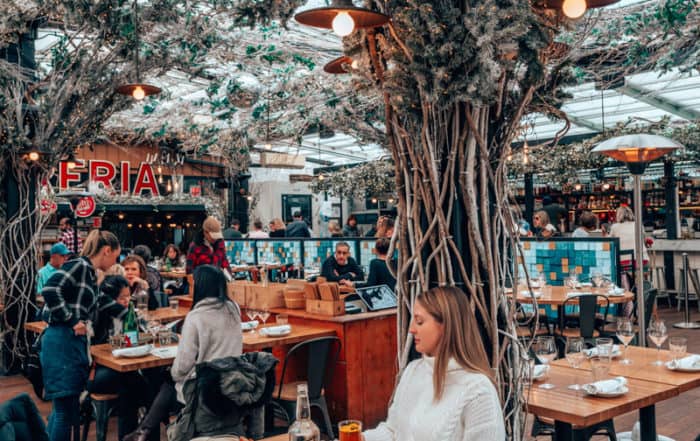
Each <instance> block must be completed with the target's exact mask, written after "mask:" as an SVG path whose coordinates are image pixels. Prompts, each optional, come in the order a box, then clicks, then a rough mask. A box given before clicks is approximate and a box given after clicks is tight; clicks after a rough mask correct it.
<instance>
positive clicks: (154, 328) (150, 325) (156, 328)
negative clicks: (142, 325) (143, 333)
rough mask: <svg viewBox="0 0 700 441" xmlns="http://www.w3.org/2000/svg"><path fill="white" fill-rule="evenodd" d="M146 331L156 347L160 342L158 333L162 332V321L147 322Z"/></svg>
mask: <svg viewBox="0 0 700 441" xmlns="http://www.w3.org/2000/svg"><path fill="white" fill-rule="evenodd" d="M146 330H147V331H148V333H149V334H151V340H152V341H153V345H154V346H155V344H156V342H157V341H158V332H160V320H149V321H148V322H146Z"/></svg>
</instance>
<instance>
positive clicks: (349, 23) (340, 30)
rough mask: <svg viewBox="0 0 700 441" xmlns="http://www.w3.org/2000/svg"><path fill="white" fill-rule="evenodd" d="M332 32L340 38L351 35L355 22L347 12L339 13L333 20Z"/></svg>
mask: <svg viewBox="0 0 700 441" xmlns="http://www.w3.org/2000/svg"><path fill="white" fill-rule="evenodd" d="M332 25H333V32H335V33H336V34H337V35H338V36H340V37H345V36H348V35H350V34H352V31H354V30H355V20H353V19H352V17H351V16H350V14H348V13H347V12H339V13H338V15H336V16H335V18H334V19H333V24H332Z"/></svg>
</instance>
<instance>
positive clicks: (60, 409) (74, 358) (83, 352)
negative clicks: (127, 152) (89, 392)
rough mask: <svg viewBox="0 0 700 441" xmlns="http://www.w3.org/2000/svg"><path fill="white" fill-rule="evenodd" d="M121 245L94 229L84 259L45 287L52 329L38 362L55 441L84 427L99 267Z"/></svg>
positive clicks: (45, 335)
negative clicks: (82, 415) (82, 399)
mask: <svg viewBox="0 0 700 441" xmlns="http://www.w3.org/2000/svg"><path fill="white" fill-rule="evenodd" d="M120 251H121V246H120V245H119V240H118V239H117V237H116V236H115V235H114V234H112V233H110V232H109V231H99V230H93V231H92V232H90V234H89V235H88V237H87V239H86V241H85V248H84V249H83V253H82V255H81V256H80V257H78V258H75V259H72V260H69V261H68V262H66V263H65V264H64V265H63V266H62V267H61V269H59V270H57V271H56V272H55V273H54V274H53V275H52V276H51V278H49V280H48V281H47V282H46V285H44V289H43V290H42V291H41V294H42V295H43V296H44V301H45V303H46V309H47V311H48V318H47V321H48V323H49V326H48V327H47V328H46V330H45V331H44V333H43V335H42V337H41V338H42V344H41V353H40V354H39V360H40V361H41V367H42V371H43V377H44V386H45V394H44V395H45V398H46V399H47V400H52V401H53V409H52V412H51V416H50V417H49V425H48V434H49V440H50V441H68V440H70V437H71V431H72V429H73V427H75V426H76V425H77V424H79V408H80V404H79V398H80V394H81V392H82V391H83V390H85V386H86V384H87V379H88V373H89V369H90V366H89V361H88V360H89V359H88V342H89V340H88V335H87V334H88V330H89V321H90V320H92V319H94V318H95V316H96V314H97V293H98V291H97V274H96V269H101V270H103V271H106V270H107V269H109V268H110V267H111V266H112V265H114V264H115V263H116V261H117V257H119V253H120Z"/></svg>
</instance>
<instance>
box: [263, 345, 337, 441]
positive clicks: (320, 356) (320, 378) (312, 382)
mask: <svg viewBox="0 0 700 441" xmlns="http://www.w3.org/2000/svg"><path fill="white" fill-rule="evenodd" d="M333 343H336V346H337V347H336V348H335V349H332V345H333ZM302 349H307V350H308V364H307V375H306V382H307V383H308V385H309V404H310V405H311V407H312V408H313V407H317V408H318V409H319V410H320V411H321V413H322V414H323V420H324V424H325V426H326V427H325V431H326V433H327V434H328V436H330V438H331V439H333V438H334V436H335V435H334V431H333V425H332V424H331V417H330V414H329V413H328V405H327V404H326V398H325V395H324V386H325V384H326V378H329V379H330V377H331V375H330V374H327V373H326V371H327V370H326V366H327V364H328V362H329V361H330V366H331V367H332V366H333V365H334V364H335V362H336V361H337V360H338V356H339V355H340V339H339V338H338V337H320V338H315V339H312V340H307V341H305V342H301V343H299V344H297V345H295V346H294V347H292V348H291V349H290V350H289V352H288V353H287V355H285V357H284V362H283V364H282V374H281V376H280V386H279V391H278V393H277V398H275V399H274V401H273V403H275V404H276V405H277V407H278V408H279V409H281V410H282V411H283V412H284V414H283V415H282V417H283V418H285V419H286V420H287V422H291V421H293V420H294V417H290V415H296V400H297V385H298V384H299V383H302V381H295V382H291V383H285V382H284V374H285V372H286V370H287V365H288V363H289V361H290V359H291V358H292V356H294V354H295V353H297V352H299V351H300V350H302ZM331 369H332V368H331ZM331 369H328V371H330V370H331Z"/></svg>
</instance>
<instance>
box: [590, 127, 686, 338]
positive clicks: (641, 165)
mask: <svg viewBox="0 0 700 441" xmlns="http://www.w3.org/2000/svg"><path fill="white" fill-rule="evenodd" d="M682 147H683V146H682V145H681V144H679V143H677V142H676V141H673V140H671V139H668V138H666V137H663V136H658V135H651V134H646V133H638V134H634V135H625V136H617V137H615V138H611V139H608V140H607V141H603V142H601V143H600V144H598V146H597V147H596V148H594V149H593V150H592V152H595V153H600V154H601V155H605V156H609V157H611V158H613V159H616V160H618V161H620V162H624V163H625V164H627V168H628V170H629V171H630V173H631V174H632V176H633V178H634V218H635V225H634V236H635V237H634V248H635V253H634V261H635V262H636V264H635V275H636V276H635V279H636V280H635V285H636V287H637V317H638V318H639V340H638V341H639V343H640V345H641V346H642V347H645V346H646V323H644V317H645V312H644V309H645V305H644V257H643V256H644V252H643V248H642V247H643V246H644V224H643V220H642V182H641V181H642V175H643V174H644V170H645V169H646V167H647V165H648V164H649V163H650V162H651V161H653V160H655V159H659V158H661V157H662V156H664V155H666V154H667V153H670V152H672V151H674V150H676V149H678V148H682Z"/></svg>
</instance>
